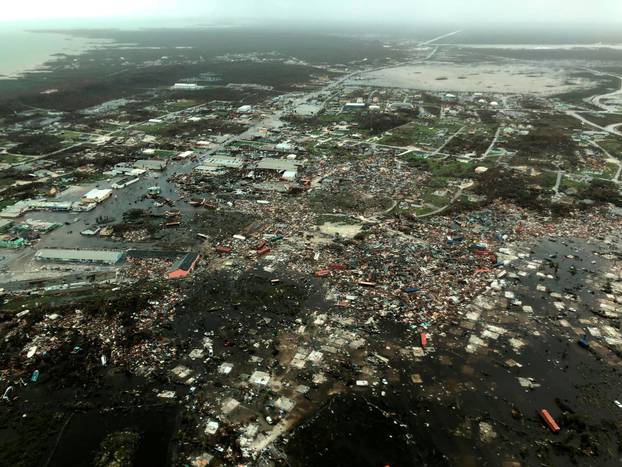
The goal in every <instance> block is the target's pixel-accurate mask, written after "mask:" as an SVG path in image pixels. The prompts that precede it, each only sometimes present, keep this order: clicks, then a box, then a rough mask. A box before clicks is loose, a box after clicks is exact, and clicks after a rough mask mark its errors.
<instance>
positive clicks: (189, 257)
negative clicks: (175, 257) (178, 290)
mask: <svg viewBox="0 0 622 467" xmlns="http://www.w3.org/2000/svg"><path fill="white" fill-rule="evenodd" d="M199 259H200V255H199V254H198V253H194V252H190V253H188V254H186V255H185V256H184V257H183V258H181V259H180V260H179V261H177V262H176V263H175V264H174V265H173V267H172V268H171V269H170V270H169V272H168V274H167V277H168V278H169V279H179V278H182V277H187V276H188V275H189V274H190V273H191V272H192V271H193V270H194V268H195V266H196V264H197V263H198V262H199Z"/></svg>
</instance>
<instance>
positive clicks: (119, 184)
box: [111, 177, 140, 190]
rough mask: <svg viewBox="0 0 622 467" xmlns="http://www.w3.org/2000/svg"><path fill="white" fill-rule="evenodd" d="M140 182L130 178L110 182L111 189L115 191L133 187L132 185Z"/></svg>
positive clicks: (137, 179)
mask: <svg viewBox="0 0 622 467" xmlns="http://www.w3.org/2000/svg"><path fill="white" fill-rule="evenodd" d="M139 180H140V178H137V177H136V178H132V177H124V178H120V179H119V180H116V181H114V182H112V185H111V186H112V188H115V189H117V190H120V189H121V188H125V187H126V186H130V185H133V184H134V183H137V182H138V181H139Z"/></svg>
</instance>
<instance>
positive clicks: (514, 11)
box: [0, 0, 622, 27]
mask: <svg viewBox="0 0 622 467" xmlns="http://www.w3.org/2000/svg"><path fill="white" fill-rule="evenodd" d="M115 16H140V17H145V16H161V17H166V16H182V17H193V18H197V19H199V18H205V19H207V20H210V19H211V20H214V21H216V20H217V19H219V18H224V17H229V18H239V19H249V18H254V19H258V20H261V19H262V18H274V19H277V18H278V19H291V20H300V19H305V20H326V19H331V20H335V22H340V21H344V22H350V21H383V22H388V21H391V22H404V21H410V20H412V22H413V23H417V22H431V21H433V22H457V23H465V22H472V21H477V22H489V21H500V22H523V21H537V22H582V23H589V22H598V23H609V24H611V23H617V24H620V25H621V27H622V0H6V1H3V2H2V9H1V12H0V18H1V19H3V20H8V21H11V20H28V19H52V18H82V17H115Z"/></svg>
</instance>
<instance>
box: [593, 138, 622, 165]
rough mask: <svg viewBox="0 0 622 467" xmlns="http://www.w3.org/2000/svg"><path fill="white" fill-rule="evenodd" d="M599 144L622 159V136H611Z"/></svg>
mask: <svg viewBox="0 0 622 467" xmlns="http://www.w3.org/2000/svg"><path fill="white" fill-rule="evenodd" d="M598 144H599V145H600V146H601V147H602V148H603V149H605V150H606V151H607V152H608V153H609V154H611V155H612V156H613V157H616V158H618V159H620V160H622V138H616V137H614V136H611V137H609V138H607V139H605V140H603V141H599V143H598Z"/></svg>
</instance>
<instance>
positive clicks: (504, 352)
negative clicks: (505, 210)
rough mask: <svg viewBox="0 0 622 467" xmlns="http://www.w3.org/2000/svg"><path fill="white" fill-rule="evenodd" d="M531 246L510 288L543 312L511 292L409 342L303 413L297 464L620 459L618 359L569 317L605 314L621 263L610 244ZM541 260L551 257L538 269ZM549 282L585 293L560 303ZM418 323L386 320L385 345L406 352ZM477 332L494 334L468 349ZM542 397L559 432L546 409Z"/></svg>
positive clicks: (294, 455)
mask: <svg viewBox="0 0 622 467" xmlns="http://www.w3.org/2000/svg"><path fill="white" fill-rule="evenodd" d="M520 248H521V251H525V252H530V257H529V259H525V260H521V261H517V262H516V263H515V264H513V265H511V266H509V267H508V268H507V269H508V270H510V271H516V272H518V271H530V272H528V273H527V275H525V276H524V277H522V276H519V277H521V278H520V279H516V280H513V281H510V283H509V286H508V288H507V289H506V290H508V291H513V292H514V293H515V295H516V298H517V300H520V301H522V303H523V304H524V305H530V306H531V307H533V311H532V312H530V313H527V312H524V311H523V310H521V306H519V305H517V304H515V303H510V302H509V301H505V302H504V301H503V300H502V301H501V302H496V303H492V306H491V307H490V309H489V310H485V309H484V308H482V309H480V311H479V312H478V314H477V317H476V318H474V319H473V320H471V318H469V319H461V318H459V317H457V318H456V319H454V320H448V321H447V322H446V323H443V324H440V323H438V324H437V325H435V326H434V327H433V328H430V329H429V332H430V334H431V339H432V341H431V342H432V345H433V348H428V349H426V350H425V352H424V353H422V355H423V356H422V357H419V358H415V357H414V356H412V355H409V352H408V351H401V352H399V353H401V355H402V358H398V359H395V358H393V359H392V360H391V361H390V362H388V363H387V366H386V368H385V374H384V378H383V379H382V380H381V381H380V382H379V384H378V385H377V386H376V387H375V388H374V389H372V390H371V391H370V390H369V389H368V388H356V387H352V390H351V391H350V392H349V393H348V394H343V395H339V396H336V397H334V398H331V399H329V400H328V401H327V402H326V403H325V404H324V406H323V408H322V409H321V410H319V411H318V412H317V413H315V414H314V415H311V416H310V417H309V418H307V419H306V420H304V421H303V422H302V423H301V425H300V426H299V427H298V428H297V429H296V430H295V431H294V432H293V433H292V435H291V436H290V437H289V441H287V442H286V443H285V451H286V452H287V454H288V456H289V458H288V461H289V463H290V465H292V466H303V465H333V466H349V465H357V466H370V467H371V466H377V465H395V466H410V465H413V466H414V465H430V466H432V465H434V466H436V465H457V466H475V465H477V466H484V465H490V466H493V465H508V466H509V465H550V466H566V465H569V464H570V463H572V464H574V465H583V466H591V465H607V466H609V465H610V466H614V465H619V461H620V458H619V450H618V449H619V438H618V437H619V436H620V427H619V420H620V414H621V413H622V412H621V411H620V409H619V408H618V407H616V405H615V404H614V402H613V401H614V400H616V398H619V397H620V396H619V385H618V384H617V381H619V371H618V369H617V368H616V367H615V366H614V365H611V364H610V362H607V361H604V360H602V359H601V358H599V357H598V355H596V354H595V353H593V352H591V351H590V350H587V349H583V348H582V347H580V346H579V345H578V344H577V340H578V336H576V335H574V334H572V333H570V334H568V332H567V329H566V328H564V327H563V326H562V325H560V324H559V320H560V319H562V318H564V319H566V320H568V321H570V322H571V323H572V324H573V325H579V326H580V325H581V323H584V322H587V321H585V320H587V319H591V318H592V317H593V316H594V314H593V312H592V310H593V309H594V307H595V305H596V303H597V300H598V299H599V297H601V296H602V293H599V290H598V289H599V288H600V287H599V285H598V282H599V278H600V277H602V275H603V274H604V273H605V272H607V271H608V270H609V269H610V268H611V267H612V265H613V261H611V260H609V259H606V258H605V257H604V253H607V252H608V251H609V250H610V247H609V246H606V245H602V244H600V243H596V242H592V243H588V242H585V241H582V240H577V239H557V240H548V239H541V240H536V241H534V242H531V243H529V244H525V245H521V246H520ZM532 260H533V261H541V266H540V267H539V268H537V269H530V268H529V267H528V264H533V263H530V261H532ZM538 272H539V273H540V274H537V273H538ZM542 274H544V275H547V276H548V275H550V276H552V278H549V279H544V278H543V276H542ZM541 284H546V286H547V288H548V290H549V291H550V292H552V293H561V294H564V295H572V296H573V297H576V299H575V300H576V302H575V303H574V304H573V306H572V308H571V307H568V308H567V310H566V311H559V310H557V309H556V308H555V307H554V306H552V305H553V303H552V299H551V297H550V296H549V293H548V292H547V293H543V292H541V291H539V290H538V289H537V286H538V285H541ZM497 333H499V334H498V335H497ZM409 334H412V331H411V330H410V329H408V327H407V326H404V325H400V324H399V323H396V322H394V321H391V320H387V321H385V322H382V323H380V325H379V334H377V336H376V343H377V345H378V352H379V353H383V354H384V355H386V353H387V352H389V350H387V349H391V350H390V352H393V351H395V352H396V353H398V349H400V346H401V345H404V342H408V341H410V342H416V338H417V337H418V336H416V334H415V335H411V337H410V338H409V337H408V336H409ZM471 336H481V339H482V341H483V342H484V343H483V344H482V345H481V347H480V348H479V349H478V350H477V351H476V352H473V353H471V352H469V351H468V350H467V351H465V347H466V343H467V342H468V341H469V339H470V337H471ZM415 345H416V344H415ZM400 350H401V349H400ZM424 354H425V355H424ZM413 375H416V377H413ZM519 378H525V379H529V378H531V380H530V381H531V382H532V383H533V387H532V388H525V387H523V386H522V384H521V380H520V379H519ZM413 383H415V384H413ZM370 392H371V393H370ZM542 408H546V409H547V410H549V411H550V412H551V414H552V415H553V417H554V418H555V419H556V421H557V422H558V423H559V424H560V426H561V432H560V433H559V434H557V435H555V434H552V433H551V432H549V431H548V430H547V428H546V426H545V425H544V424H543V423H542V421H541V420H540V418H539V416H538V414H537V411H538V410H540V409H542ZM616 423H618V425H616Z"/></svg>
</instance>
